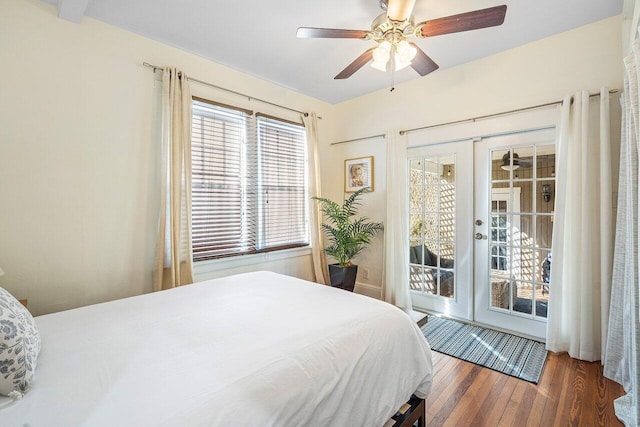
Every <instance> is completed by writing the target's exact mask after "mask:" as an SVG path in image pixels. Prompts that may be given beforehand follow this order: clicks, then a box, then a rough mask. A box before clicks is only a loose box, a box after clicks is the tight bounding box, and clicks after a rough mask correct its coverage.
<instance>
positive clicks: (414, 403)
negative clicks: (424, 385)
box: [384, 395, 426, 427]
mask: <svg viewBox="0 0 640 427" xmlns="http://www.w3.org/2000/svg"><path fill="white" fill-rule="evenodd" d="M425 408H426V406H425V402H424V399H420V398H419V397H416V396H415V395H413V396H411V399H409V401H408V402H407V403H405V404H404V405H402V407H401V408H400V410H399V411H398V412H396V414H395V415H394V416H393V417H391V419H390V420H389V422H387V423H386V424H385V425H384V427H412V426H414V425H415V423H416V421H417V422H418V427H425V426H426V419H425Z"/></svg>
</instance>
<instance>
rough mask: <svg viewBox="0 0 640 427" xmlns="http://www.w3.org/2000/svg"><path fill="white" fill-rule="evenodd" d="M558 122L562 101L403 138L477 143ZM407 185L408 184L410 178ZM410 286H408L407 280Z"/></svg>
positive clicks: (411, 143)
mask: <svg viewBox="0 0 640 427" xmlns="http://www.w3.org/2000/svg"><path fill="white" fill-rule="evenodd" d="M559 125H560V104H555V105H551V106H545V107H541V108H535V109H530V110H525V111H518V112H512V113H505V114H497V115H495V116H491V117H486V118H483V119H481V120H475V119H469V120H465V121H458V122H454V123H450V124H443V125H435V126H430V127H426V128H423V129H418V130H415V131H410V132H407V133H405V134H404V137H405V138H407V139H406V146H407V149H408V150H409V149H412V148H417V147H424V146H431V145H439V144H446V143H450V142H459V141H464V140H467V139H472V140H474V142H478V141H480V140H481V139H482V138H488V137H494V136H502V135H510V134H514V133H521V132H526V131H534V130H542V129H551V128H555V129H559ZM556 141H557V135H556ZM474 151H475V150H474ZM408 158H409V156H408V155H407V159H408ZM407 161H408V160H407ZM406 185H407V186H408V181H407V183H406ZM472 256H473V251H472ZM474 270H475V266H474ZM474 274H475V273H474ZM407 286H409V284H408V283H407ZM471 288H473V289H474V290H473V291H472V295H471V298H472V300H473V299H474V298H475V296H476V295H475V286H471ZM471 310H472V312H471V313H470V315H469V319H472V320H469V322H471V323H477V324H481V323H479V322H477V321H476V320H475V318H476V313H475V311H476V310H475V304H473V307H472V309H471ZM485 326H489V327H493V328H495V329H503V328H496V327H495V326H490V325H485ZM503 330H505V329H503ZM516 333H517V332H516ZM520 335H525V334H520Z"/></svg>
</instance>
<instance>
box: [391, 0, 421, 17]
mask: <svg viewBox="0 0 640 427" xmlns="http://www.w3.org/2000/svg"><path fill="white" fill-rule="evenodd" d="M415 5H416V0H389V3H388V4H387V18H389V19H390V20H392V21H404V20H405V19H409V18H411V14H412V13H413V7H414V6H415Z"/></svg>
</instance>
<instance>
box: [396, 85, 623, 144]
mask: <svg viewBox="0 0 640 427" xmlns="http://www.w3.org/2000/svg"><path fill="white" fill-rule="evenodd" d="M618 92H620V89H611V90H610V91H609V94H613V93H618ZM594 96H600V93H591V94H589V98H592V97H594ZM571 102H573V97H572V98H571ZM559 104H562V101H555V102H548V103H546V104H539V105H534V106H531V107H524V108H517V109H515V110H509V111H503V112H501V113H493V114H487V115H484V116H478V117H472V118H470V119H462V120H455V121H453V122H446V123H439V124H437V125H430V126H422V127H418V128H413V129H405V130H401V131H400V135H405V134H407V133H409V132H415V131H417V130H425V129H431V128H436V127H440V126H447V125H455V124H458V123H464V122H471V121H473V122H475V121H476V120H481V119H487V118H489V117H496V116H501V115H503V114H511V113H519V112H521V111H527V110H535V109H536V108H543V107H549V106H551V105H559Z"/></svg>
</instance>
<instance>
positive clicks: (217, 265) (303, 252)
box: [193, 246, 311, 276]
mask: <svg viewBox="0 0 640 427" xmlns="http://www.w3.org/2000/svg"><path fill="white" fill-rule="evenodd" d="M309 255H311V246H304V247H302V248H293V249H284V250H281V251H273V252H264V253H261V254H253V255H239V256H235V257H228V258H220V259H211V260H207V261H198V262H195V263H194V264H193V270H194V271H193V273H194V274H195V275H196V276H198V275H201V274H207V273H213V272H216V271H220V270H227V269H231V268H237V267H246V266H250V265H255V264H262V263H265V262H272V261H280V260H285V259H292V258H298V257H303V256H309Z"/></svg>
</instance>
